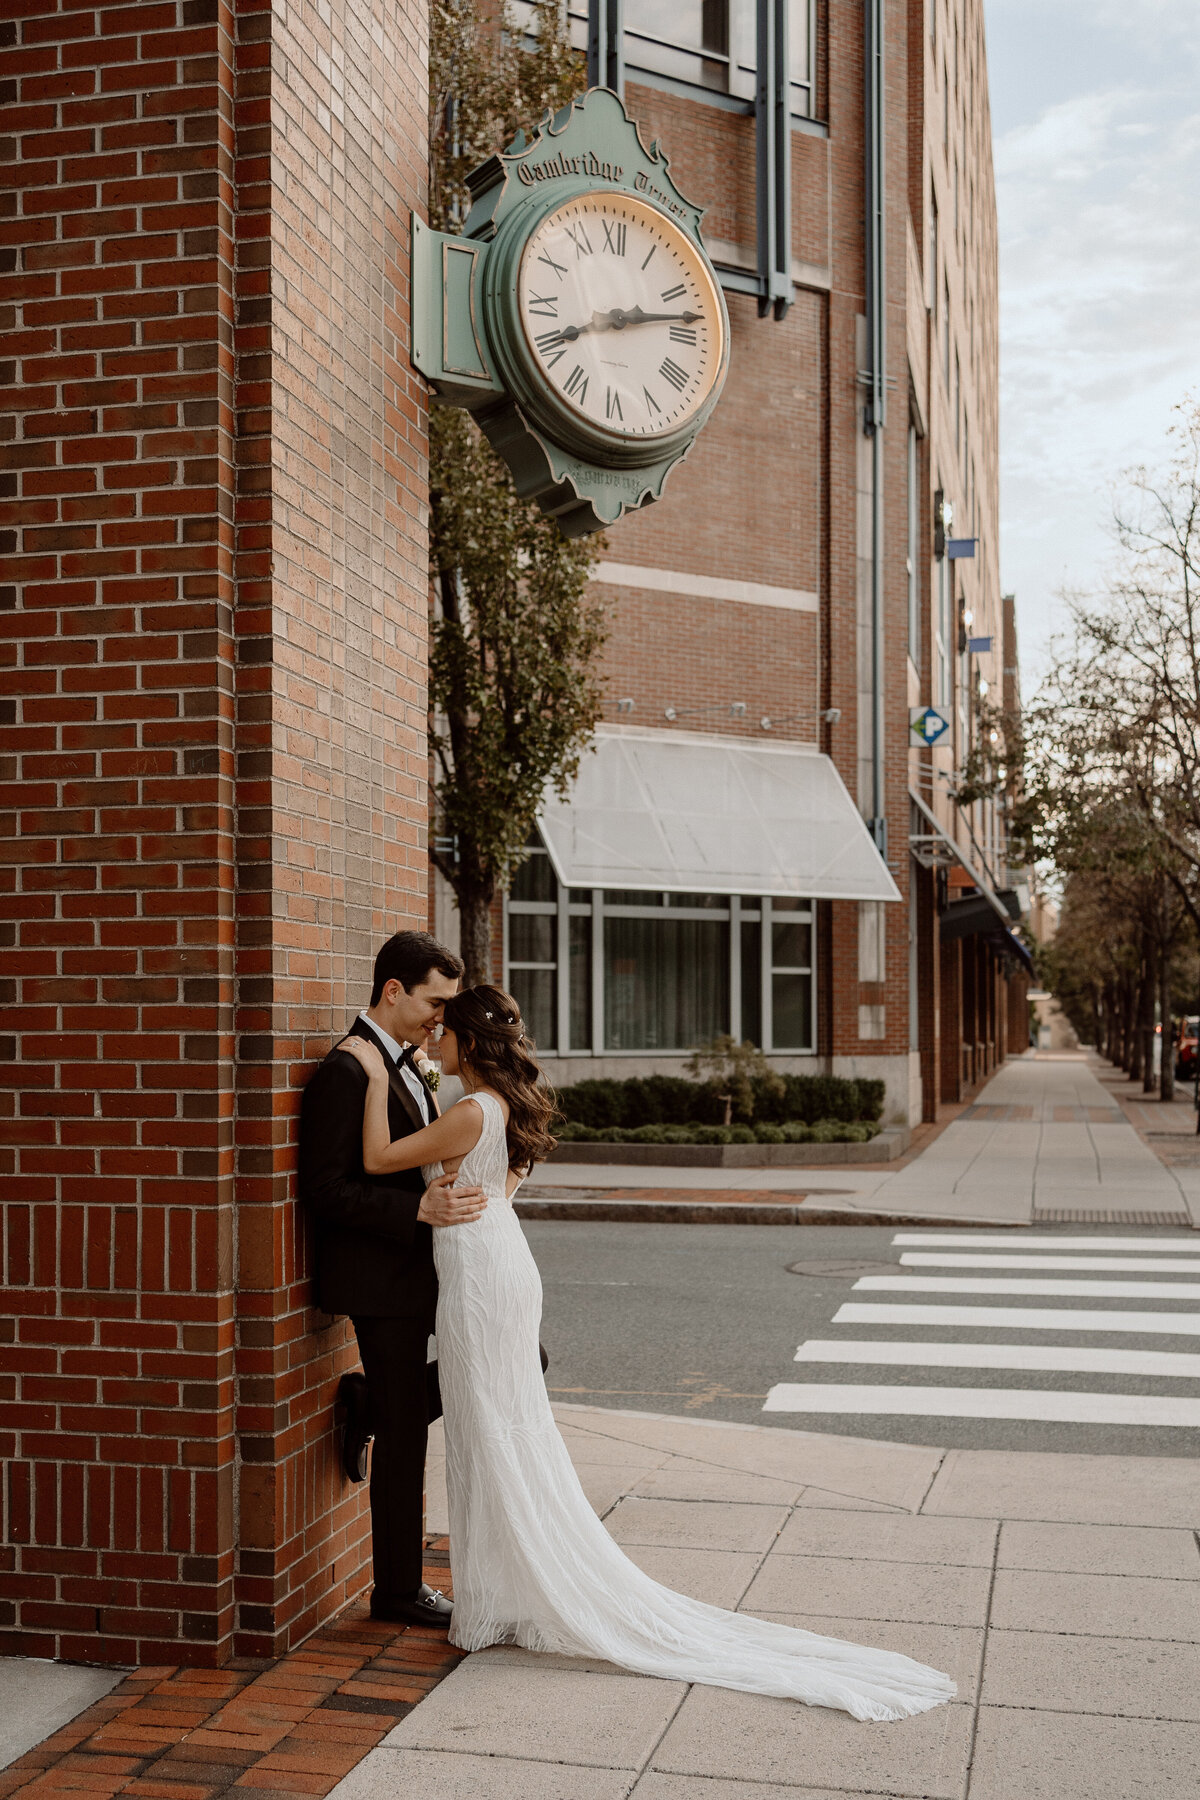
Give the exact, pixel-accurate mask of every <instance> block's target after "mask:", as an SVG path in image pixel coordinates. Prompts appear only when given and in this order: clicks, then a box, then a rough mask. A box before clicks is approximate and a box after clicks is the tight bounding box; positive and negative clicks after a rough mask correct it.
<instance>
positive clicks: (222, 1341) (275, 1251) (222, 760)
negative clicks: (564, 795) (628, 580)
mask: <svg viewBox="0 0 1200 1800" xmlns="http://www.w3.org/2000/svg"><path fill="white" fill-rule="evenodd" d="M8 16H9V19H10V21H12V23H11V24H10V25H9V26H8V27H6V28H5V37H6V41H5V42H4V43H3V45H2V54H3V60H4V68H3V72H2V76H0V79H3V80H4V82H5V83H6V85H5V87H4V88H3V89H2V90H0V93H2V94H3V97H4V99H5V100H6V101H7V102H8V104H7V106H6V112H7V119H6V124H5V127H4V129H5V130H6V132H8V133H9V134H10V135H11V138H12V140H13V144H12V148H13V151H14V161H13V164H12V167H11V170H10V173H11V177H12V185H13V187H14V189H15V193H16V200H15V204H14V205H13V207H12V208H11V210H10V211H9V213H8V215H7V217H6V219H5V222H4V227H3V229H4V244H5V246H6V254H7V261H6V263H5V264H4V267H3V275H2V279H3V284H4V292H3V295H2V296H0V304H2V305H3V307H4V308H5V311H4V314H3V321H2V322H3V325H4V327H5V329H6V332H7V333H8V334H9V335H8V340H7V341H8V344H9V348H8V349H7V351H6V352H5V354H6V355H7V356H8V357H10V358H12V359H14V360H13V363H12V364H11V365H10V369H11V374H12V376H13V378H14V379H15V390H14V391H15V394H16V405H15V408H14V410H13V411H12V413H11V414H10V415H9V416H8V418H7V419H6V435H5V438H4V442H3V444H2V445H0V454H2V457H3V470H4V487H3V490H0V494H2V504H3V508H4V514H5V517H4V519H3V521H2V528H3V529H4V530H5V531H6V532H7V533H9V534H10V535H9V536H8V537H6V538H5V539H4V540H2V544H3V548H4V549H5V550H11V551H12V552H13V553H14V554H13V555H12V557H11V559H10V565H9V566H10V567H11V570H12V574H11V577H10V578H9V579H10V581H11V583H12V585H11V586H8V587H6V588H4V589H3V594H2V598H3V602H4V607H5V610H4V612H3V615H2V617H3V641H4V647H5V653H6V658H7V667H6V671H5V678H4V692H5V695H6V699H5V703H4V704H5V714H4V732H5V738H6V745H5V759H6V760H5V763H4V771H3V779H4V781H5V783H6V788H5V792H6V796H7V805H8V807H9V808H10V811H9V813H8V815H7V819H6V836H7V839H8V841H9V843H10V845H12V846H13V849H12V854H11V856H10V858H9V859H8V861H7V867H8V871H9V872H8V876H7V879H6V881H5V885H4V891H3V915H2V917H3V928H4V930H5V932H6V934H7V939H8V943H9V945H10V946H11V948H10V950H9V954H8V957H7V959H6V961H7V963H8V968H9V970H10V971H11V978H12V981H13V991H12V993H11V994H10V995H8V996H6V998H10V999H11V1000H12V1001H13V1002H14V1005H13V1007H12V1009H11V1013H10V1016H11V1018H12V1020H13V1025H12V1027H11V1028H10V1030H11V1032H12V1035H11V1036H10V1037H9V1038H7V1039H6V1040H5V1041H4V1048H5V1050H6V1051H7V1053H8V1055H9V1057H10V1058H11V1061H10V1062H9V1064H8V1068H9V1070H10V1073H11V1081H10V1083H9V1085H8V1087H7V1090H6V1094H7V1099H8V1105H7V1110H6V1116H5V1120H4V1126H5V1130H4V1138H5V1144H6V1148H5V1150H4V1152H3V1155H4V1157H5V1159H6V1160H5V1163H4V1166H3V1173H4V1177H5V1179H4V1184H3V1201H4V1213H5V1217H4V1240H3V1245H4V1256H5V1264H4V1276H5V1281H6V1285H7V1287H8V1295H9V1305H8V1307H7V1308H6V1312H7V1313H8V1315H9V1317H8V1318H7V1319H6V1321H5V1322H4V1323H3V1324H2V1325H0V1331H3V1332H4V1333H5V1334H6V1342H5V1347H4V1357H3V1368H4V1374H3V1376H2V1377H0V1383H2V1385H0V1405H2V1408H3V1412H2V1416H0V1454H2V1456H3V1461H4V1465H5V1483H4V1505H5V1518H4V1527H5V1529H4V1534H3V1535H4V1542H5V1544H6V1545H7V1546H8V1549H7V1550H6V1551H5V1552H4V1553H3V1556H4V1560H3V1564H2V1565H0V1625H2V1626H3V1638H2V1639H0V1642H2V1644H3V1646H4V1647H7V1648H10V1649H19V1650H21V1651H23V1652H25V1653H32V1654H38V1655H59V1656H66V1657H75V1658H83V1659H105V1660H129V1661H135V1660H137V1661H147V1660H151V1661H152V1660H154V1659H155V1657H156V1656H160V1657H169V1658H170V1659H171V1660H179V1659H180V1658H182V1659H184V1660H191V1661H219V1660H222V1659H223V1658H224V1657H226V1656H228V1655H229V1654H230V1653H231V1652H232V1651H233V1649H234V1648H235V1647H236V1648H238V1649H244V1650H250V1651H267V1650H269V1649H271V1648H272V1647H275V1646H278V1645H280V1644H282V1643H284V1642H286V1641H294V1640H295V1638H296V1637H297V1636H299V1635H300V1634H302V1633H303V1632H304V1631H305V1630H307V1629H308V1628H309V1627H310V1626H311V1625H312V1624H313V1623H315V1622H316V1619H317V1618H318V1616H319V1615H320V1614H321V1613H323V1612H327V1611H329V1610H331V1609H332V1607H333V1606H334V1605H336V1604H338V1603H339V1602H340V1599H341V1598H342V1597H343V1596H344V1595H346V1594H347V1593H349V1592H352V1591H353V1590H354V1588H355V1586H356V1585H360V1584H361V1582H362V1580H363V1537H364V1524H363V1504H362V1496H361V1494H360V1493H358V1492H357V1491H355V1492H354V1493H353V1494H350V1495H348V1494H347V1491H346V1489H345V1488H344V1486H343V1484H342V1483H341V1481H340V1478H339V1477H338V1475H337V1472H336V1467H335V1461H334V1457H333V1436H332V1430H331V1418H330V1405H331V1400H332V1385H333V1380H334V1376H335V1372H336V1369H337V1368H338V1367H339V1366H341V1365H343V1364H345V1363H346V1362H347V1361H348V1360H350V1359H351V1358H352V1350H351V1349H350V1348H349V1347H348V1344H347V1332H346V1328H345V1326H344V1325H343V1324H342V1323H340V1322H339V1323H334V1322H332V1321H327V1320H321V1319H319V1318H317V1317H316V1315H314V1314H313V1313H312V1312H311V1310H310V1309H308V1306H307V1277H306V1267H305V1255H304V1247H303V1242H304V1240H303V1233H302V1230H300V1229H299V1228H298V1223H297V1219H296V1214H295V1209H294V1206H293V1203H292V1201H291V1199H290V1197H289V1180H290V1164H291V1160H292V1159H291V1152H290V1148H289V1144H290V1139H291V1136H292V1120H293V1118H294V1114H295V1107H296V1083H297V1081H298V1079H299V1078H300V1077H301V1075H302V1073H303V1072H304V1071H305V1070H306V1068H307V1066H308V1065H309V1059H310V1058H311V1057H312V1056H313V1055H315V1054H318V1053H319V1052H320V1051H321V1050H322V1049H323V1048H324V1047H325V1045H326V1044H327V1043H328V1040H329V1036H330V1033H331V1032H332V1031H333V1030H335V1029H337V1028H340V1026H341V1025H342V1023H343V1020H344V1018H345V1016H346V1013H347V1012H348V1011H352V1010H353V1009H354V1007H356V1006H357V1005H358V1004H361V998H360V991H361V988H362V985H363V982H364V980H365V977H366V972H367V968H368V961H369V952H370V948H371V942H372V938H373V936H374V935H378V934H379V933H380V932H381V931H382V930H384V929H385V928H386V929H392V928H394V927H395V925H396V924H397V923H398V922H401V921H404V920H408V919H413V918H415V917H416V916H417V915H418V913H421V912H423V909H424V895H423V873H422V870H421V867H420V864H421V861H422V858H421V857H420V855H419V848H420V834H421V832H422V830H423V824H424V756H423V726H422V714H423V697H422V690H421V679H420V668H421V657H422V633H423V628H424V614H425V605H424V597H425V572H424V542H423V536H422V528H421V517H422V514H421V508H422V505H423V490H422V480H423V465H422V455H423V441H424V438H423V414H422V402H421V399H420V395H419V392H418V388H417V384H415V383H414V382H413V380H412V378H411V376H409V375H408V374H407V371H406V366H405V364H404V362H403V359H402V356H401V355H399V354H398V344H402V342H403V333H404V330H405V325H406V310H405V309H406V277H405V272H404V271H405V260H406V253H407V252H406V243H407V208H408V206H409V205H410V204H412V203H419V202H420V199H421V183H422V179H423V148H422V146H423V132H424V95H423V62H422V48H421V41H420V29H421V28H420V25H419V19H420V16H421V14H420V8H419V7H418V6H417V5H416V4H413V5H412V6H411V7H410V8H408V9H405V10H402V11H401V12H400V13H398V14H397V13H394V12H391V11H387V12H385V11H384V9H383V8H382V6H381V5H380V6H379V7H378V8H377V11H376V14H375V17H374V19H373V18H372V14H371V9H370V7H369V6H367V5H362V6H351V7H349V8H347V9H339V12H338V20H339V23H338V24H337V26H336V28H335V29H336V37H337V39H338V40H340V41H331V38H330V35H329V32H328V30H327V29H326V28H323V27H322V26H321V25H320V22H319V14H318V10H317V8H316V7H306V8H300V9H296V10H293V11H292V12H290V13H289V15H288V21H289V22H288V25H287V27H286V28H285V27H284V26H283V25H282V24H281V23H280V22H279V21H278V20H274V21H273V20H272V17H271V14H270V11H269V9H267V8H266V7H265V6H262V5H259V4H249V3H247V4H245V5H244V6H243V7H242V8H241V9H240V13H239V16H238V17H237V18H235V17H234V16H233V15H232V14H231V12H230V10H229V9H228V8H227V7H223V6H221V5H219V4H217V0H166V3H163V4H157V3H154V0H144V3H143V4H140V5H133V6H127V7H113V8H109V9H104V10H94V9H87V8H84V7H78V8H76V7H72V8H64V9H62V10H59V9H57V8H54V7H52V6H50V5H49V4H48V3H47V0H15V3H14V5H13V6H12V7H10V8H9V9H8ZM373 26H374V28H375V32H376V35H378V34H379V33H380V32H382V33H383V38H382V43H383V47H384V49H385V50H386V51H387V54H380V49H379V47H378V46H377V44H376V43H375V41H374V40H373V35H372V29H373ZM322 70H324V71H325V73H324V74H322V73H321V72H320V71H322ZM334 72H336V82H337V89H336V92H335V91H334V85H333V84H334V80H335V74H334ZM272 152H273V153H274V155H275V157H276V159H277V161H276V164H275V167H276V169H277V170H278V171H279V174H278V176H277V179H276V181H275V183H274V184H273V183H272V165H271V163H270V161H269V157H270V155H271V153H272ZM293 202H294V209H293V205H292V203H293ZM306 214H307V216H306ZM239 1607H240V1608H241V1614H240V1617H239V1615H238V1611H237V1609H238V1608H239Z"/></svg>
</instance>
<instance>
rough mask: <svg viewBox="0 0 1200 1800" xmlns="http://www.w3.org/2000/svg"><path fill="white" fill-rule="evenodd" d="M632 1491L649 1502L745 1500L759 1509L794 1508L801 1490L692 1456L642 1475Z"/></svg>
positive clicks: (677, 1458)
mask: <svg viewBox="0 0 1200 1800" xmlns="http://www.w3.org/2000/svg"><path fill="white" fill-rule="evenodd" d="M633 1492H634V1493H635V1494H638V1495H640V1496H642V1497H643V1498H645V1499H648V1500H742V1501H748V1502H750V1503H751V1504H753V1505H756V1506H767V1505H771V1504H772V1503H774V1504H776V1505H779V1506H794V1505H795V1504H796V1501H797V1500H798V1499H799V1497H800V1492H801V1487H800V1483H799V1482H798V1481H795V1480H788V1479H786V1478H783V1479H781V1478H779V1477H776V1476H772V1475H750V1474H747V1473H746V1472H745V1470H743V1469H720V1468H716V1469H715V1468H713V1467H712V1466H711V1465H710V1464H708V1463H701V1462H694V1461H692V1460H691V1459H690V1458H689V1457H685V1456H673V1457H672V1458H671V1460H670V1462H668V1463H664V1464H663V1465H662V1467H661V1468H659V1469H655V1470H654V1471H653V1472H652V1473H651V1474H649V1475H642V1476H639V1478H638V1480H637V1481H636V1482H635V1483H634V1487H633Z"/></svg>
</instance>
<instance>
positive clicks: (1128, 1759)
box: [971, 1706, 1200, 1800]
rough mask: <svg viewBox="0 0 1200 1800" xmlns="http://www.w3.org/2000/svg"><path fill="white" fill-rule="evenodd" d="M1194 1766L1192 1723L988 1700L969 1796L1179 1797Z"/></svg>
mask: <svg viewBox="0 0 1200 1800" xmlns="http://www.w3.org/2000/svg"><path fill="white" fill-rule="evenodd" d="M1198 1765H1200V1726H1196V1725H1191V1724H1164V1723H1163V1722H1161V1721H1160V1720H1149V1719H1104V1718H1098V1717H1097V1715H1096V1714H1095V1713H1086V1714H1071V1713H1061V1712H1048V1711H1044V1712H1019V1711H1017V1710H1015V1709H1014V1708H1010V1707H994V1706H989V1707H983V1708H981V1709H980V1714H979V1732H978V1736H977V1738H976V1742H975V1755H974V1758H973V1761H972V1766H971V1800H1014V1797H1015V1796H1020V1800H1182V1797H1183V1796H1185V1795H1192V1794H1194V1793H1195V1792H1196V1769H1197V1766H1198Z"/></svg>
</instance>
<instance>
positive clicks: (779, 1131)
mask: <svg viewBox="0 0 1200 1800" xmlns="http://www.w3.org/2000/svg"><path fill="white" fill-rule="evenodd" d="M582 1085H583V1084H582V1082H581V1083H580V1086H582ZM878 1133H879V1126H878V1125H877V1124H875V1123H874V1122H873V1121H866V1120H860V1121H859V1122H858V1123H853V1122H851V1123H847V1122H846V1121H845V1120H843V1119H818V1120H817V1122H816V1123H815V1124H813V1125H806V1124H803V1123H802V1122H801V1121H799V1120H792V1121H791V1122H790V1123H788V1124H786V1125H635V1126H632V1127H629V1126H624V1125H602V1126H594V1125H579V1124H576V1123H574V1122H573V1121H571V1120H568V1122H567V1123H566V1124H565V1125H560V1126H559V1127H558V1128H557V1130H556V1132H555V1136H556V1137H557V1138H558V1141H559V1143H560V1144H867V1143H870V1141H871V1139H872V1138H873V1137H876V1136H877V1135H878Z"/></svg>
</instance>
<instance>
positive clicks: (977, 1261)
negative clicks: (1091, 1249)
mask: <svg viewBox="0 0 1200 1800" xmlns="http://www.w3.org/2000/svg"><path fill="white" fill-rule="evenodd" d="M900 1261H901V1263H902V1264H903V1265H904V1266H905V1268H912V1269H917V1268H922V1269H1102V1270H1106V1271H1107V1272H1108V1273H1109V1274H1114V1275H1115V1274H1133V1273H1136V1274H1144V1275H1200V1257H1188V1256H971V1255H970V1254H969V1253H966V1252H961V1253H960V1252H959V1251H943V1250H905V1251H904V1252H903V1253H902V1255H901V1257H900Z"/></svg>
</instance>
